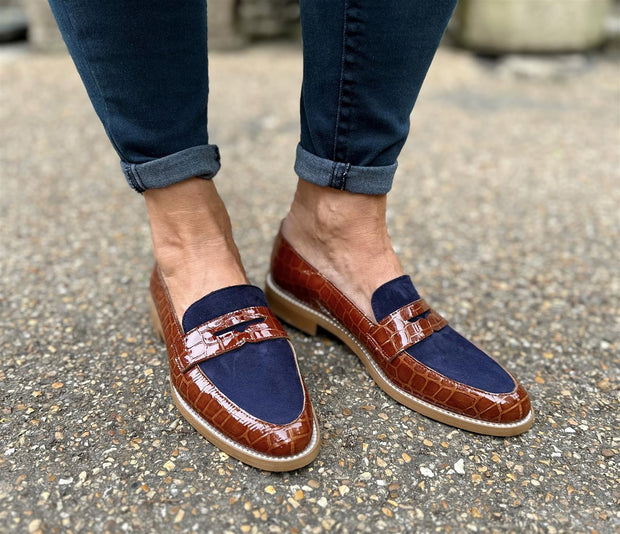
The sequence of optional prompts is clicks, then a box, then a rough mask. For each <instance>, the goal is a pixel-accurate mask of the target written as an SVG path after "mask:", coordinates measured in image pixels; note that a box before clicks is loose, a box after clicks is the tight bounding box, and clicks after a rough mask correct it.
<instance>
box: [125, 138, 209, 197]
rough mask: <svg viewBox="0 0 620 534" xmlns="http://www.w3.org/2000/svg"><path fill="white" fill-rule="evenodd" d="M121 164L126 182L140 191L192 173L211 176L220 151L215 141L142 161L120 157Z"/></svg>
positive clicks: (170, 183) (187, 176) (161, 185)
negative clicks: (132, 160)
mask: <svg viewBox="0 0 620 534" xmlns="http://www.w3.org/2000/svg"><path fill="white" fill-rule="evenodd" d="M121 168H122V169H123V173H124V174H125V178H126V179H127V182H129V185H130V186H131V187H132V188H133V189H135V190H136V191H138V193H142V192H144V191H146V190H147V189H159V188H161V187H166V186H169V185H172V184H176V183H177V182H182V181H183V180H187V179H188V178H192V177H198V178H205V179H211V178H213V177H214V176H215V175H216V174H217V171H219V170H220V152H219V150H218V148H217V146H216V145H200V146H195V147H192V148H187V149H185V150H181V151H180V152H176V153H174V154H170V155H169V156H164V157H163V158H158V159H154V160H151V161H147V162H145V163H128V162H126V161H121Z"/></svg>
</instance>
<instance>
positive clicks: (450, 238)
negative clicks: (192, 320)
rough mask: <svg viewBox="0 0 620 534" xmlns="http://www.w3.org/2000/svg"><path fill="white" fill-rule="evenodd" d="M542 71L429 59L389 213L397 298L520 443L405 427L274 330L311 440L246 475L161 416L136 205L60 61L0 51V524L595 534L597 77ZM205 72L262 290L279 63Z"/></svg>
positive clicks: (614, 422)
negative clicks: (457, 361) (406, 282)
mask: <svg viewBox="0 0 620 534" xmlns="http://www.w3.org/2000/svg"><path fill="white" fill-rule="evenodd" d="M532 61H534V63H532ZM524 62H525V63H524ZM565 63H566V62H565ZM567 64H568V65H569V67H568V68H565V67H564V66H563V65H564V63H562V62H559V63H554V62H553V61H552V62H551V63H549V62H546V63H544V64H543V65H542V67H541V66H540V65H539V64H537V63H536V60H534V59H528V58H525V59H520V60H518V61H516V62H515V61H512V62H511V61H508V62H506V61H504V62H499V63H497V62H495V63H492V62H485V61H482V60H479V59H476V58H475V57H473V56H471V55H469V54H467V53H464V52H458V51H453V50H448V49H442V50H440V52H439V54H438V56H437V58H436V61H435V63H434V64H433V66H432V68H431V72H430V73H429V77H428V80H427V83H426V85H425V87H424V89H423V91H422V93H421V95H420V99H419V101H418V104H417V107H416V110H415V112H414V116H413V121H412V136H411V138H410V139H409V141H408V143H407V145H406V147H405V149H404V150H403V153H402V156H401V158H400V167H399V170H398V174H397V180H396V183H395V187H394V191H393V193H392V194H391V197H390V205H389V206H390V207H389V223H390V228H391V233H392V236H393V239H394V242H395V244H396V247H397V249H398V251H399V253H400V255H401V258H402V261H403V263H404V265H405V267H406V269H407V270H408V271H409V272H410V273H411V274H412V276H413V278H414V281H415V282H416V284H417V286H418V288H419V289H420V292H421V293H422V294H423V295H424V296H425V297H426V299H427V300H429V301H430V302H431V303H432V305H433V306H434V307H435V308H437V309H438V310H439V311H440V312H441V313H442V314H443V315H444V316H446V317H447V318H448V319H449V320H450V321H451V323H452V324H453V325H454V326H456V327H457V328H458V329H459V330H461V331H462V332H463V333H465V334H467V335H469V336H470V337H471V338H472V339H473V340H474V341H475V342H476V343H478V344H480V345H482V346H483V347H485V348H486V349H487V350H488V351H489V352H490V353H492V354H494V355H496V356H497V357H498V358H499V359H500V360H501V361H502V362H504V363H505V364H506V365H507V366H508V368H509V369H510V370H511V371H513V372H514V373H515V374H516V375H517V376H518V377H519V378H520V379H521V380H522V381H523V383H524V384H525V385H526V387H527V388H528V390H529V392H530V394H531V397H532V400H533V405H534V409H535V411H536V414H537V419H536V422H535V424H534V427H533V428H532V429H531V431H529V432H528V433H526V434H524V435H522V436H519V437H515V438H508V439H500V438H493V437H485V436H479V435H474V434H471V433H468V432H465V431H461V430H455V429H453V428H450V427H448V426H445V425H442V424H440V423H436V422H434V421H431V420H429V419H426V418H424V417H422V416H420V415H418V414H416V413H413V412H411V411H410V410H408V409H407V408H404V407H403V406H400V405H399V404H397V403H396V402H395V401H393V400H392V399H390V398H389V397H387V396H386V395H385V394H384V393H383V392H382V391H381V390H379V389H378V388H377V387H376V386H375V385H374V384H373V382H372V381H371V380H370V379H369V377H368V376H367V374H366V373H365V371H364V369H363V368H362V366H361V364H360V363H359V362H358V361H357V359H356V358H355V356H354V355H353V354H351V353H350V352H349V351H348V350H347V349H345V348H344V347H343V346H342V345H341V344H340V343H339V342H337V341H336V340H335V339H333V338H330V337H327V336H319V337H315V338H311V337H307V336H305V335H304V334H302V333H300V332H298V331H295V330H294V329H290V332H291V335H292V338H293V341H294V343H295V345H296V347H297V350H298V353H299V356H300V365H301V368H302V371H303V373H304V376H305V378H306V381H307V384H308V387H309V390H310V393H311V396H312V398H313V401H314V404H315V407H316V409H317V413H318V416H319V418H320V421H321V430H322V435H323V446H322V450H321V453H320V455H319V457H318V458H317V460H316V461H315V462H314V463H313V464H311V465H310V466H309V467H307V468H304V469H301V470H299V471H296V472H292V473H284V474H270V473H266V472H261V471H259V470H256V469H253V468H251V467H247V466H245V465H243V464H241V463H240V462H238V461H236V460H234V459H232V458H229V457H228V456H227V455H226V454H224V453H221V452H220V451H218V450H217V449H215V448H214V447H213V446H211V445H210V444H209V443H208V442H206V441H205V440H204V439H203V438H201V437H200V436H199V435H198V434H197V433H196V432H195V431H194V430H193V429H192V428H191V427H190V426H189V425H188V424H187V423H185V421H184V420H182V419H181V418H180V416H179V414H178V412H177V410H176V409H175V407H174V405H173V403H172V401H171V398H170V393H169V386H168V372H167V359H166V354H165V348H164V347H163V346H162V345H161V344H159V343H158V342H156V339H155V337H154V335H153V332H152V330H151V325H150V324H149V320H148V307H147V299H146V294H147V284H148V275H149V271H150V267H151V265H152V258H151V252H150V237H149V232H148V226H147V222H146V214H145V210H144V208H143V203H142V199H141V197H140V196H139V195H137V194H135V193H133V192H132V191H130V190H129V189H128V187H127V186H126V184H125V182H124V180H123V178H122V176H121V172H120V168H119V165H118V159H117V157H116V154H115V153H114V152H113V150H112V148H111V146H110V144H109V143H108V141H107V139H106V137H105V135H104V131H103V128H102V126H101V125H100V124H99V122H98V120H97V117H96V116H95V114H94V112H93V110H92V109H91V107H90V104H89V102H88V99H87V97H86V93H85V91H84V89H83V87H82V85H81V83H80V80H79V78H78V76H77V74H76V72H75V70H74V67H73V65H72V63H71V61H70V59H69V58H68V57H67V56H63V55H60V56H38V55H32V54H29V53H20V52H19V51H18V50H17V51H14V52H10V53H9V52H0V139H1V141H0V228H1V232H0V275H1V276H0V350H1V363H0V531H2V532H32V533H34V532H66V533H78V532H110V533H112V532H216V533H222V532H234V533H237V532H242V533H254V532H265V533H281V532H296V533H320V532H338V533H353V532H434V531H440V532H442V531H445V532H463V531H473V532H511V531H513V532H544V533H555V532H567V533H576V532H588V533H591V532H598V533H611V532H618V530H619V529H620V515H619V512H618V510H619V507H618V501H619V498H620V490H619V489H618V488H619V481H620V470H619V469H618V459H619V454H618V453H619V451H620V443H619V441H618V440H619V432H618V430H619V425H618V337H619V336H618V334H619V328H618V314H619V309H618V308H619V300H620V299H619V297H620V295H619V293H620V291H619V289H620V287H619V286H620V284H619V277H618V272H619V265H620V261H619V260H620V258H619V253H618V248H619V247H618V239H619V235H620V219H619V209H618V206H619V205H620V152H619V151H620V148H619V146H620V145H619V144H618V141H619V139H620V86H619V82H618V80H619V79H620V76H619V74H620V72H619V71H620V69H619V68H618V63H617V61H616V60H615V59H614V58H609V57H604V56H599V57H593V58H589V59H577V60H572V59H570V60H568V63H567ZM515 65H516V66H515ZM524 65H525V67H524ZM210 70H211V76H212V96H211V108H210V130H211V139H212V141H213V142H216V143H218V144H219V145H220V148H221V150H222V154H223V168H222V171H221V174H220V175H219V176H218V177H217V178H216V180H217V184H218V187H219V188H220V189H221V191H222V194H223V196H224V197H225V199H226V201H227V204H228V206H229V209H230V211H231V214H232V218H233V224H234V228H235V231H236V236H237V239H238V243H239V246H240V249H241V252H242V254H243V257H244V259H245V264H246V267H247V270H248V272H249V275H250V277H251V279H252V280H253V281H254V282H255V283H257V284H262V280H263V277H264V274H265V272H266V269H267V263H268V258H269V252H270V247H271V240H272V238H273V236H274V234H275V232H276V230H277V226H278V222H279V220H280V218H281V217H283V215H284V214H285V212H286V208H287V204H288V202H289V201H290V198H291V194H292V191H293V189H294V185H295V177H294V174H293V171H292V164H293V157H294V149H295V145H296V143H297V139H298V119H297V116H298V95H299V84H300V78H301V54H300V50H299V48H298V47H297V46H295V45H261V46H257V47H254V48H251V49H248V50H245V51H242V52H239V53H235V54H214V55H213V56H212V60H211V65H210Z"/></svg>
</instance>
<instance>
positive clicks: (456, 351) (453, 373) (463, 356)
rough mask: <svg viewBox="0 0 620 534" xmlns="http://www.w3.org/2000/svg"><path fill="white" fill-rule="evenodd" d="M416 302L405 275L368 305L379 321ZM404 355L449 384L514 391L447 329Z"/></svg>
mask: <svg viewBox="0 0 620 534" xmlns="http://www.w3.org/2000/svg"><path fill="white" fill-rule="evenodd" d="M419 298H420V297H419V295H418V292H417V291H416V289H415V287H414V286H413V283H412V282H411V278H410V277H409V276H407V275H404V276H400V277H398V278H395V279H394V280H391V281H389V282H387V283H385V284H383V285H382V286H381V287H379V288H378V289H377V290H376V291H375V292H374V293H373V295H372V300H371V304H372V309H373V311H374V314H375V318H376V319H377V321H381V320H382V319H383V318H384V317H386V316H387V315H389V314H390V313H392V312H393V311H396V310H398V309H399V308H402V307H403V306H405V305H407V304H409V303H411V302H413V301H415V300H418V299H419ZM416 319H418V317H414V318H413V319H411V320H412V321H415V320H416ZM407 353H408V354H410V355H411V356H413V357H414V358H415V359H416V360H418V361H419V362H420V363H423V364H424V365H426V366H427V367H430V368H431V369H434V370H435V371H437V372H438V373H441V374H442V375H444V376H447V377H448V378H451V379H452V380H456V381H457V382H461V383H463V384H467V385H468V386H471V387H474V388H478V389H482V390H484V391H488V392H489V393H509V392H510V391H512V390H513V389H514V388H515V383H514V381H513V380H512V378H511V377H510V375H509V374H508V373H507V372H506V371H505V370H504V369H502V367H501V366H500V365H499V364H498V363H497V362H496V361H495V360H493V359H492V358H491V357H490V356H488V355H487V354H485V353H484V352H482V351H481V350H480V349H479V348H478V347H476V346H475V345H474V344H473V343H471V342H470V341H468V340H467V339H465V338H464V337H463V336H462V335H461V334H459V333H458V332H457V331H456V330H454V329H453V328H451V327H450V326H444V327H443V328H442V329H441V330H440V331H439V332H435V333H433V334H432V335H431V336H429V337H427V338H426V339H424V340H422V341H420V342H419V343H416V344H415V345H413V346H412V347H409V349H407Z"/></svg>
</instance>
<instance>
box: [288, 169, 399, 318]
mask: <svg viewBox="0 0 620 534" xmlns="http://www.w3.org/2000/svg"><path fill="white" fill-rule="evenodd" d="M282 235H283V236H284V238H285V239H286V240H287V241H288V242H289V243H291V245H293V247H294V248H295V249H296V250H297V251H298V252H299V253H300V254H301V256H303V257H304V258H305V259H306V260H307V261H308V262H309V263H310V264H312V265H313V266H314V267H315V268H316V269H317V270H318V271H319V272H321V273H322V274H323V275H324V276H325V277H326V278H327V279H329V280H331V281H332V282H333V284H334V285H335V286H336V287H338V288H339V289H340V291H342V293H343V294H345V295H346V296H347V297H348V298H349V299H350V300H351V301H352V302H353V303H354V304H355V305H356V306H357V307H358V308H359V309H360V310H361V311H363V312H364V313H365V314H366V315H367V316H368V317H370V318H373V317H374V314H373V310H372V306H371V297H372V295H373V293H374V291H375V289H377V288H378V287H379V286H381V285H382V284H384V283H385V282H388V281H389V280H392V279H394V278H397V277H399V276H401V275H403V274H404V272H403V269H402V267H401V265H400V262H399V260H398V257H397V256H396V253H395V252H394V249H393V248H392V243H391V241H390V237H389V235H388V231H387V224H386V195H359V194H355V193H349V192H347V191H338V190H336V189H332V188H329V187H319V186H316V185H314V184H311V183H309V182H306V181H304V180H299V182H298V185H297V191H296V193H295V198H294V200H293V203H292V205H291V208H290V211H289V213H288V215H287V216H286V219H285V220H284V222H283V224H282Z"/></svg>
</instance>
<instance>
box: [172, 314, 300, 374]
mask: <svg viewBox="0 0 620 534" xmlns="http://www.w3.org/2000/svg"><path fill="white" fill-rule="evenodd" d="M244 323H249V324H248V325H247V326H246V327H245V329H244V330H243V331H237V330H229V329H231V328H234V327H236V326H239V325H243V324H244ZM222 331H224V332H222ZM287 338H288V335H287V334H286V332H285V331H284V329H283V328H282V325H281V324H280V322H279V321H278V320H277V319H276V318H275V317H274V315H273V314H272V313H271V311H270V310H269V308H266V307H264V306H253V307H250V308H243V309H242V310H236V311H234V312H231V313H227V314H225V315H222V316H220V317H217V318H216V319H213V320H211V321H208V322H206V323H204V324H202V325H201V326H199V327H197V328H195V329H194V330H191V331H190V332H188V333H187V336H186V338H185V346H186V349H187V350H185V351H183V352H182V353H181V354H179V356H178V363H179V367H180V368H181V370H182V372H183V373H186V372H187V371H189V370H190V369H191V368H192V367H193V366H194V365H197V364H199V363H201V362H204V361H206V360H209V359H211V358H215V357H216V356H220V355H221V354H224V353H226V352H230V351H231V350H235V349H238V348H239V347H241V346H242V345H244V344H245V343H259V342H260V341H265V340H266V339H287Z"/></svg>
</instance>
